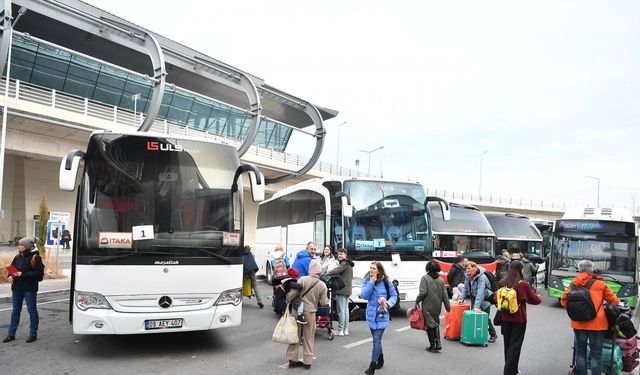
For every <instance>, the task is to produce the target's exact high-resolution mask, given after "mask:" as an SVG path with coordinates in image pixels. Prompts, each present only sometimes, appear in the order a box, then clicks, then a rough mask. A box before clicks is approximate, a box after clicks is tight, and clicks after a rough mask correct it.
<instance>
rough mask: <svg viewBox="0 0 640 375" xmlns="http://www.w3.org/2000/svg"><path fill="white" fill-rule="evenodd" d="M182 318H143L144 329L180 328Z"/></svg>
mask: <svg viewBox="0 0 640 375" xmlns="http://www.w3.org/2000/svg"><path fill="white" fill-rule="evenodd" d="M181 327H182V319H160V320H145V321H144V329H165V328H181Z"/></svg>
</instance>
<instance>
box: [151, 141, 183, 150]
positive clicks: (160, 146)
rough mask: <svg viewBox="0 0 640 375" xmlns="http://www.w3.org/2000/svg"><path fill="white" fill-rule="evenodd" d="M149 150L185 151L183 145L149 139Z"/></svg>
mask: <svg viewBox="0 0 640 375" xmlns="http://www.w3.org/2000/svg"><path fill="white" fill-rule="evenodd" d="M147 150H148V151H175V152H181V151H184V150H183V148H182V145H174V144H171V143H160V142H154V141H149V142H147Z"/></svg>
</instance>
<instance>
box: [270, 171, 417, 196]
mask: <svg viewBox="0 0 640 375" xmlns="http://www.w3.org/2000/svg"><path fill="white" fill-rule="evenodd" d="M330 181H336V182H340V183H344V182H346V181H364V182H386V183H396V184H412V185H419V186H422V184H420V183H419V182H415V181H396V180H387V179H384V178H375V177H351V178H349V177H339V176H335V177H317V178H313V179H311V180H307V181H302V182H300V183H297V184H295V185H291V186H288V187H286V188H284V189H282V190H280V191H278V192H276V193H274V194H273V196H271V198H270V199H269V200H271V199H275V198H278V197H281V196H283V195H287V194H290V193H292V192H294V191H298V190H304V189H309V190H316V189H317V188H318V187H319V186H322V184H323V183H325V182H330ZM267 201H268V200H265V201H264V202H267Z"/></svg>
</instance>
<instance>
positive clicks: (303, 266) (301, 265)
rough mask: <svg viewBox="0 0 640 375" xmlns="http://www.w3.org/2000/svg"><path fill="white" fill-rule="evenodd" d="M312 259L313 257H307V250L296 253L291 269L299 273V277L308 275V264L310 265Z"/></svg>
mask: <svg viewBox="0 0 640 375" xmlns="http://www.w3.org/2000/svg"><path fill="white" fill-rule="evenodd" d="M312 259H313V257H312V256H311V255H309V252H308V251H307V249H303V250H300V251H298V254H297V255H296V260H294V261H293V266H292V267H293V268H295V269H297V270H298V272H300V277H302V276H308V275H309V263H311V260H312Z"/></svg>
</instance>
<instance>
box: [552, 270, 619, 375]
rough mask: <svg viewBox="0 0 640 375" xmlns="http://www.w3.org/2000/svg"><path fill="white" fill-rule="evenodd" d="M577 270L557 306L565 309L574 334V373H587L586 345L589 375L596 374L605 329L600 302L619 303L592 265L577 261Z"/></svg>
mask: <svg viewBox="0 0 640 375" xmlns="http://www.w3.org/2000/svg"><path fill="white" fill-rule="evenodd" d="M578 271H579V272H580V273H579V274H578V275H577V276H576V277H575V278H574V279H573V282H572V283H571V284H569V287H568V288H567V290H565V291H564V294H563V295H562V299H560V303H561V304H562V307H564V308H565V309H567V314H569V318H570V319H571V328H573V333H574V335H575V351H576V353H575V355H576V374H577V375H586V374H587V360H586V358H587V344H588V345H589V349H590V351H591V375H600V374H602V361H601V360H602V346H603V344H604V335H605V332H606V331H607V329H609V322H608V321H607V315H606V313H605V309H604V301H607V302H609V303H610V304H619V303H620V300H619V299H618V297H616V295H615V294H614V293H613V291H612V290H611V288H609V286H607V284H605V283H604V282H603V281H602V278H601V277H600V276H597V275H595V274H594V273H593V262H591V261H590V260H587V259H584V260H581V261H580V262H579V263H578Z"/></svg>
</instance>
